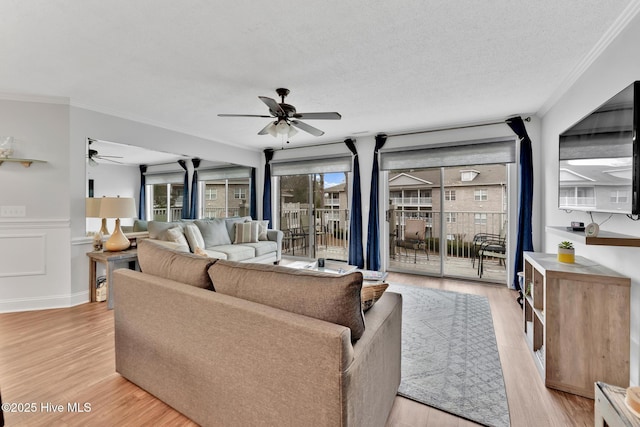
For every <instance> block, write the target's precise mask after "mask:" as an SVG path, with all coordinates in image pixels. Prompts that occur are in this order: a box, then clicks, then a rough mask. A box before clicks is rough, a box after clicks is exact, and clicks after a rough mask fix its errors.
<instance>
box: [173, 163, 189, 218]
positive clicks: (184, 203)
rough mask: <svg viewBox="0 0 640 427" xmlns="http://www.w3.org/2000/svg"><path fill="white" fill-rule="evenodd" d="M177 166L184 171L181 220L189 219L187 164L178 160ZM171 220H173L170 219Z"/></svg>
mask: <svg viewBox="0 0 640 427" xmlns="http://www.w3.org/2000/svg"><path fill="white" fill-rule="evenodd" d="M178 164H179V165H180V167H182V169H184V182H183V183H184V190H182V215H181V218H182V219H189V171H188V170H187V162H186V161H184V160H178ZM171 219H172V220H173V218H171Z"/></svg>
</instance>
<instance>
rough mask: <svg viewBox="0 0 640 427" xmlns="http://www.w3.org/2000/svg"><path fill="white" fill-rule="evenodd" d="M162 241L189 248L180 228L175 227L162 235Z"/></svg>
mask: <svg viewBox="0 0 640 427" xmlns="http://www.w3.org/2000/svg"><path fill="white" fill-rule="evenodd" d="M162 240H166V241H167V242H174V243H178V244H180V245H184V246H187V247H188V246H189V243H188V242H187V239H186V238H185V237H184V233H182V228H181V227H180V226H178V227H173V228H170V229H168V230H167V231H165V232H164V233H162Z"/></svg>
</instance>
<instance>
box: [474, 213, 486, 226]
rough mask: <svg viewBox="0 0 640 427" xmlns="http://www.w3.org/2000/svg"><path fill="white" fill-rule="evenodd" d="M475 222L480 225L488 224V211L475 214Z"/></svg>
mask: <svg viewBox="0 0 640 427" xmlns="http://www.w3.org/2000/svg"><path fill="white" fill-rule="evenodd" d="M473 223H474V224H478V225H486V224H487V214H486V213H476V214H473Z"/></svg>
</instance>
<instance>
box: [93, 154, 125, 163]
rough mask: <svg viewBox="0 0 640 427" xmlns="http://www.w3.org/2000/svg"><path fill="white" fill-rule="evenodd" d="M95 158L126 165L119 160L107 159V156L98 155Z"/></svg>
mask: <svg viewBox="0 0 640 427" xmlns="http://www.w3.org/2000/svg"><path fill="white" fill-rule="evenodd" d="M108 157H112V156H108ZM95 159H98V160H105V161H107V162H111V163H117V164H119V165H124V163H122V162H118V161H116V160H111V159H107V158H105V157H101V156H97V157H95V158H94V160H95Z"/></svg>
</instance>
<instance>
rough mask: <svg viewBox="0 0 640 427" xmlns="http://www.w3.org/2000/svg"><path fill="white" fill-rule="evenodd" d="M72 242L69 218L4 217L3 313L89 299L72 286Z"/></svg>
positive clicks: (0, 260)
mask: <svg viewBox="0 0 640 427" xmlns="http://www.w3.org/2000/svg"><path fill="white" fill-rule="evenodd" d="M70 242H71V236H70V222H69V219H58V218H53V219H38V218H10V219H9V218H7V219H5V218H1V219H0V313H4V312H12V311H25V310H42V309H49V308H59V307H69V306H71V305H73V304H78V303H81V302H82V301H86V300H85V299H84V295H78V294H77V291H74V290H73V289H72V288H71V267H70V264H71V248H70V246H71V245H70ZM85 280H86V279H85Z"/></svg>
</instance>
